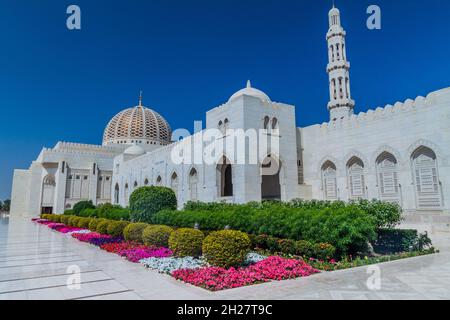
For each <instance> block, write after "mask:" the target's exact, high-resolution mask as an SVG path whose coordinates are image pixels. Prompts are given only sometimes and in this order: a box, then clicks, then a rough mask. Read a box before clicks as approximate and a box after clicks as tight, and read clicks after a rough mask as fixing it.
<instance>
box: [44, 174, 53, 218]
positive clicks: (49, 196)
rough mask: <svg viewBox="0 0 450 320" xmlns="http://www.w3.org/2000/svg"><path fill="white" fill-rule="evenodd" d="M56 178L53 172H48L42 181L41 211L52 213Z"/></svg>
mask: <svg viewBox="0 0 450 320" xmlns="http://www.w3.org/2000/svg"><path fill="white" fill-rule="evenodd" d="M55 189H56V179H55V175H54V174H48V175H46V176H45V177H44V180H43V181H42V199H41V211H42V213H47V214H51V213H53V205H54V201H55Z"/></svg>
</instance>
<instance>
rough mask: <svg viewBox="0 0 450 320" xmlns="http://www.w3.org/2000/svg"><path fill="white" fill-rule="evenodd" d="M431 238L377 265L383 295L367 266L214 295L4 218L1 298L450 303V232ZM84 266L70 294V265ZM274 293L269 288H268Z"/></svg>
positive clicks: (443, 229) (437, 230)
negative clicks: (415, 252) (419, 248)
mask: <svg viewBox="0 0 450 320" xmlns="http://www.w3.org/2000/svg"><path fill="white" fill-rule="evenodd" d="M447 227H448V226H447V225H446V224H445V223H444V224H443V225H442V226H440V227H439V226H438V227H436V228H433V230H434V232H433V233H432V234H431V237H432V238H433V240H434V243H435V244H436V245H437V247H438V248H439V249H441V253H439V254H436V255H431V256H425V257H418V258H411V259H406V260H401V261H394V262H389V263H384V264H380V265H379V267H380V269H381V290H375V291H371V290H369V289H368V288H367V285H366V282H367V278H368V277H369V276H368V275H367V273H366V272H367V267H361V268H355V269H351V270H342V271H337V272H331V273H322V274H318V275H314V276H311V277H308V278H302V279H297V280H288V281H282V282H271V283H267V284H262V285H256V286H250V287H244V288H239V289H233V290H226V291H222V292H217V293H211V292H208V291H206V290H203V289H200V288H196V287H193V286H190V285H186V284H184V283H181V282H177V281H176V280H174V279H173V278H171V277H169V276H165V275H160V274H158V273H156V272H154V271H150V270H146V269H144V268H143V267H142V266H141V265H139V264H133V263H130V262H128V261H125V260H123V259H122V258H120V257H118V256H117V255H114V254H109V253H107V252H105V251H101V250H99V249H97V248H95V247H93V246H90V245H87V244H86V243H81V242H79V241H77V240H75V239H72V238H70V237H69V236H64V235H62V234H60V233H57V232H53V231H52V230H50V229H48V228H45V227H43V226H39V225H37V224H34V223H32V222H30V221H28V220H25V219H22V218H15V219H11V220H9V219H7V218H4V217H3V218H1V220H0V300H10V299H57V300H61V299H120V300H123V299H192V300H205V299H243V300H245V299H337V300H341V299H450V247H449V246H448V244H449V243H450V241H449V240H450V233H449V232H448V229H447ZM73 265H76V266H79V267H80V270H81V288H80V289H79V290H70V289H68V288H67V286H66V283H67V279H68V274H67V268H68V267H69V266H73ZM268 289H270V290H268Z"/></svg>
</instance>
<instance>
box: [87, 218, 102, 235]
mask: <svg viewBox="0 0 450 320" xmlns="http://www.w3.org/2000/svg"><path fill="white" fill-rule="evenodd" d="M103 220H104V219H96V218H92V219H91V221H90V222H89V226H88V229H89V230H91V231H93V232H95V231H97V225H98V224H99V223H100V222H102V221H103Z"/></svg>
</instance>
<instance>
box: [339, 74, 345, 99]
mask: <svg viewBox="0 0 450 320" xmlns="http://www.w3.org/2000/svg"><path fill="white" fill-rule="evenodd" d="M342 87H343V84H342V77H340V78H339V98H341V99H343V98H344V91H343V89H342Z"/></svg>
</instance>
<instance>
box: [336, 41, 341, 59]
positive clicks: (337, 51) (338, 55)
mask: <svg viewBox="0 0 450 320" xmlns="http://www.w3.org/2000/svg"><path fill="white" fill-rule="evenodd" d="M336 57H337V61H339V60H341V56H340V54H339V43H337V44H336Z"/></svg>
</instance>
